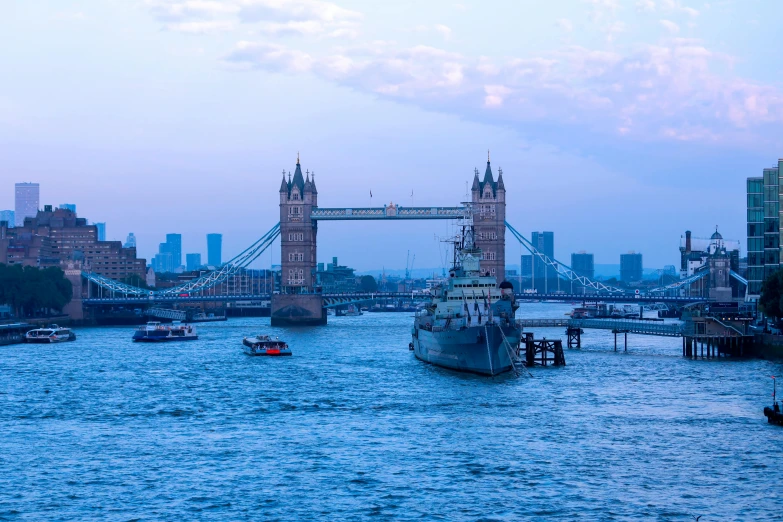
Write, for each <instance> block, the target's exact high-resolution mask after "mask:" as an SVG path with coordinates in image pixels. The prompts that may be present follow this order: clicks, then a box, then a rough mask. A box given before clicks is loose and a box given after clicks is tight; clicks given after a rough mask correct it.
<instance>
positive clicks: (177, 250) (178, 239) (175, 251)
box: [166, 234, 182, 270]
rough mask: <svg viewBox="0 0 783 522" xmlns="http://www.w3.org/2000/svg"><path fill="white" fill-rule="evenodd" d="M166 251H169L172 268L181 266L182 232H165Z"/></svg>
mask: <svg viewBox="0 0 783 522" xmlns="http://www.w3.org/2000/svg"><path fill="white" fill-rule="evenodd" d="M166 243H168V244H169V249H168V251H169V252H171V263H172V265H173V267H174V270H176V269H177V268H179V267H181V266H182V234H166Z"/></svg>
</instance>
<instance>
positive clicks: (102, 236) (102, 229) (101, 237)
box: [94, 223, 106, 241]
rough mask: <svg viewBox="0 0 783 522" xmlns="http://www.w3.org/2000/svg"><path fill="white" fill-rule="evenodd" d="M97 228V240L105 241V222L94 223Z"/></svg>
mask: <svg viewBox="0 0 783 522" xmlns="http://www.w3.org/2000/svg"><path fill="white" fill-rule="evenodd" d="M94 225H95V228H96V229H97V230H98V241H106V223H94Z"/></svg>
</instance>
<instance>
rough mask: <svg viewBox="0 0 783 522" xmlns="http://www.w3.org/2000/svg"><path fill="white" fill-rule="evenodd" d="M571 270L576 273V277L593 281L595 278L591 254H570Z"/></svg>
mask: <svg viewBox="0 0 783 522" xmlns="http://www.w3.org/2000/svg"><path fill="white" fill-rule="evenodd" d="M571 270H573V271H574V272H576V274H577V275H580V276H582V277H586V278H588V279H593V278H594V277H595V263H594V262H593V254H588V253H586V252H578V253H575V254H571Z"/></svg>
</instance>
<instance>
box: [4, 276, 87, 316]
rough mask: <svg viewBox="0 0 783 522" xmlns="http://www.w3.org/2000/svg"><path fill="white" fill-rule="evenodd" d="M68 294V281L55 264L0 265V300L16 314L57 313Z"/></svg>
mask: <svg viewBox="0 0 783 522" xmlns="http://www.w3.org/2000/svg"><path fill="white" fill-rule="evenodd" d="M72 297H73V287H72V286H71V282H70V281H68V279H66V277H65V273H64V272H63V271H62V270H60V269H59V268H57V267H50V268H43V269H39V268H36V267H32V266H26V267H24V268H22V267H21V266H20V265H10V266H9V265H4V264H0V303H6V304H8V305H10V306H11V308H13V310H14V314H15V315H16V316H18V317H30V316H35V315H39V314H43V315H49V314H50V313H51V312H52V311H58V312H59V311H61V310H62V309H63V307H64V306H65V305H66V304H68V302H69V301H70V300H71V298H72Z"/></svg>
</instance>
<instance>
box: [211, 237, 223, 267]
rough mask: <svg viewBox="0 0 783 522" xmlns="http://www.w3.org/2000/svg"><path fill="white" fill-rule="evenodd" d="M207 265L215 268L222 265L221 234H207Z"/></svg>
mask: <svg viewBox="0 0 783 522" xmlns="http://www.w3.org/2000/svg"><path fill="white" fill-rule="evenodd" d="M207 264H208V265H209V266H215V267H218V266H220V265H222V264H223V234H207Z"/></svg>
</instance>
